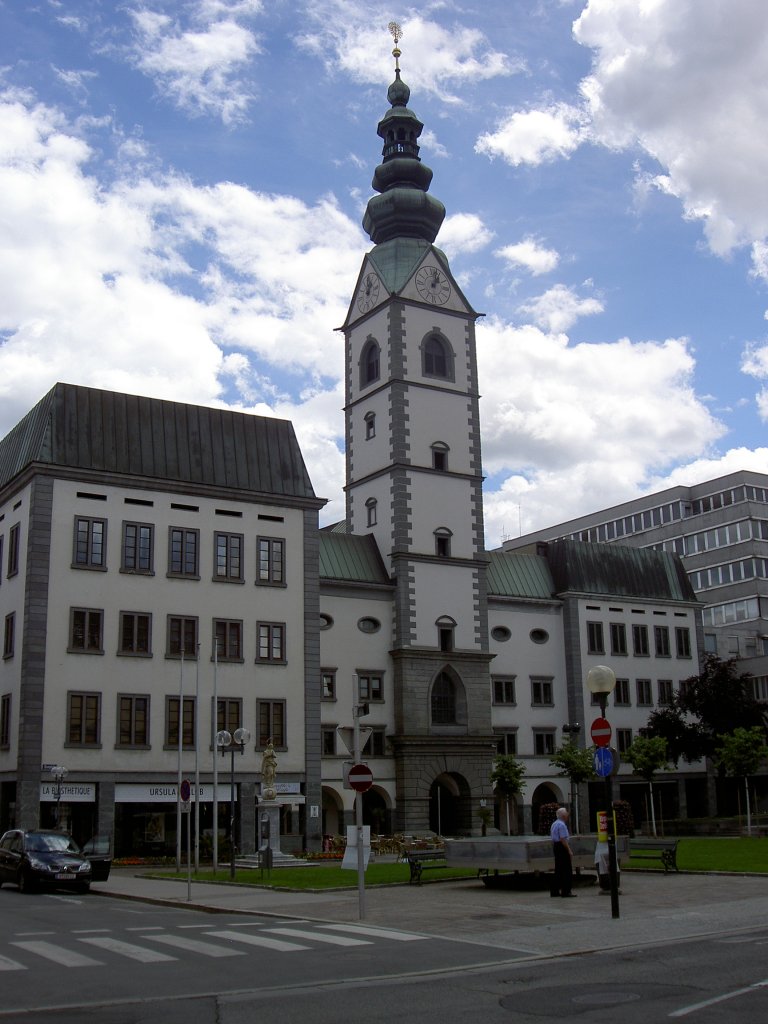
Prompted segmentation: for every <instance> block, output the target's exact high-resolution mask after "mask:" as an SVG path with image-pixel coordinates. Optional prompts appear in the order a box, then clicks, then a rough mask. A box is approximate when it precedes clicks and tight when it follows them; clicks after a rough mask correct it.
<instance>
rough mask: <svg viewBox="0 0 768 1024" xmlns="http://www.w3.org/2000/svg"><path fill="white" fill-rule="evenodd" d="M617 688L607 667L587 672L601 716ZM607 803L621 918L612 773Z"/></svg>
mask: <svg viewBox="0 0 768 1024" xmlns="http://www.w3.org/2000/svg"><path fill="white" fill-rule="evenodd" d="M615 687H616V673H615V672H614V671H613V669H612V668H608V666H607V665H595V666H594V668H591V669H590V670H589V672H587V688H588V689H589V692H590V693H592V694H594V696H595V697H597V700H598V703H599V705H600V714H601V716H602V717H603V718H605V706H606V704H607V702H608V697H609V696H610V694H611V693H613V691H614V688H615ZM605 802H606V804H607V806H606V813H607V815H608V871H609V877H610V880H611V917H618V916H619V873H618V868H617V865H616V829H615V828H614V823H613V793H612V784H611V773H610V772H608V774H607V775H606V776H605Z"/></svg>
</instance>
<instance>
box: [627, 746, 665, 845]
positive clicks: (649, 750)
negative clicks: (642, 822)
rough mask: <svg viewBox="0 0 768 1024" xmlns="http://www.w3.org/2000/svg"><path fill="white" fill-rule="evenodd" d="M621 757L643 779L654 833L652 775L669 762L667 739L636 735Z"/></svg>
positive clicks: (654, 814) (654, 832)
mask: <svg viewBox="0 0 768 1024" xmlns="http://www.w3.org/2000/svg"><path fill="white" fill-rule="evenodd" d="M622 757H623V758H624V760H625V761H627V762H629V764H631V765H632V771H633V772H634V773H635V775H639V776H640V778H641V779H645V781H646V782H647V783H648V792H649V794H650V798H651V825H652V828H653V834H654V835H656V810H655V808H654V806H653V777H654V775H655V774H656V772H658V771H660V770H661V769H662V768H666V767H667V765H668V764H669V755H668V754H667V741H666V739H665V738H664V737H663V736H637V737H636V738H635V740H634V741H633V743H632V745H631V746H630V747H629V748H628V749H627V750H625V751H624V753H623V754H622Z"/></svg>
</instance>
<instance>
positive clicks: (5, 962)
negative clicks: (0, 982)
mask: <svg viewBox="0 0 768 1024" xmlns="http://www.w3.org/2000/svg"><path fill="white" fill-rule="evenodd" d="M26 969H27V968H26V967H25V966H24V964H20V963H18V962H17V961H16V960H11V959H10V957H7V956H0V971H26Z"/></svg>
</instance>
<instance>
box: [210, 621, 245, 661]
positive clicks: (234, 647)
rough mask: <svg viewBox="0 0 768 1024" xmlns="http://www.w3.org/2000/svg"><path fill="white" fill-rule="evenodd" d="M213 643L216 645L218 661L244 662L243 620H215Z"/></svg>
mask: <svg viewBox="0 0 768 1024" xmlns="http://www.w3.org/2000/svg"><path fill="white" fill-rule="evenodd" d="M213 642H214V644H215V645H216V660H217V661H242V660H243V622H242V619H214V620H213Z"/></svg>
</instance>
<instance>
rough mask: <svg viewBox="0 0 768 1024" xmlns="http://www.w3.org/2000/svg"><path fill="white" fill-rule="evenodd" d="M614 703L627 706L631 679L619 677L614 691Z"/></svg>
mask: <svg viewBox="0 0 768 1024" xmlns="http://www.w3.org/2000/svg"><path fill="white" fill-rule="evenodd" d="M613 703H614V704H615V705H616V707H627V706H628V705H629V680H628V679H617V680H616V687H615V689H614V691H613Z"/></svg>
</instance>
